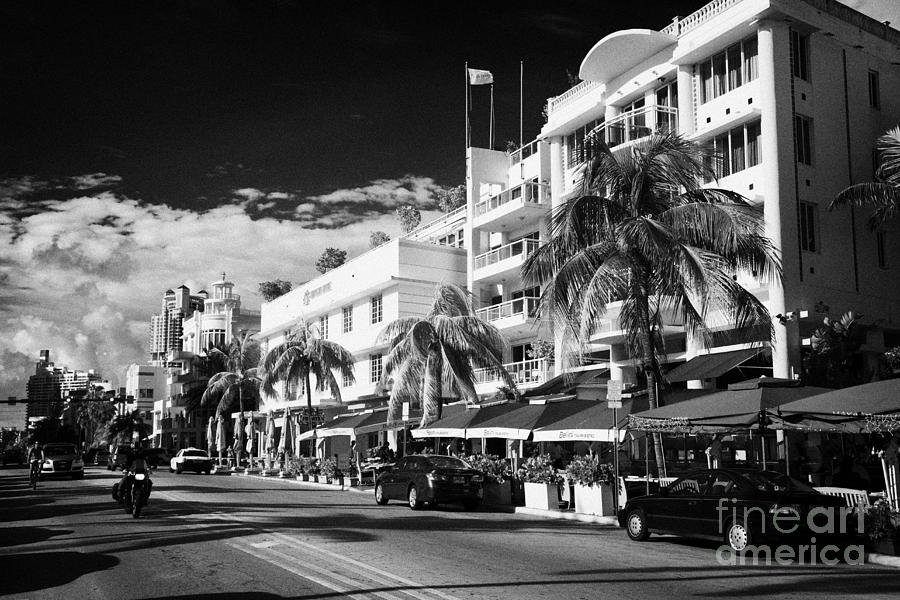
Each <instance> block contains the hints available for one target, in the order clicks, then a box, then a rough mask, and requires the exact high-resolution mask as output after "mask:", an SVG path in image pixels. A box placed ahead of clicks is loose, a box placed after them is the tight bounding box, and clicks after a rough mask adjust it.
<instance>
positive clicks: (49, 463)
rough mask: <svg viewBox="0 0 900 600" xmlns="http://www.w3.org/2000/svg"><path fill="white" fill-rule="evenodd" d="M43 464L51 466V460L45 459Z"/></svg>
mask: <svg viewBox="0 0 900 600" xmlns="http://www.w3.org/2000/svg"><path fill="white" fill-rule="evenodd" d="M44 466H45V467H52V466H53V461H52V460H50V459H47V460H45V461H44Z"/></svg>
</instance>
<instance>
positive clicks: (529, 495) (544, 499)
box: [519, 454, 560, 510]
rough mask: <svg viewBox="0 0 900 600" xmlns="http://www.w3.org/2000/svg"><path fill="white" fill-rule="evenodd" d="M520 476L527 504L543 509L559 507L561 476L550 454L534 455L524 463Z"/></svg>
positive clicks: (530, 506)
mask: <svg viewBox="0 0 900 600" xmlns="http://www.w3.org/2000/svg"><path fill="white" fill-rule="evenodd" d="M519 476H520V478H521V479H522V481H523V482H524V487H525V506H527V507H528V508H539V509H542V510H551V509H552V510H556V509H557V508H559V487H558V485H559V481H560V477H559V475H558V474H557V472H556V469H555V468H554V467H553V459H552V458H550V455H549V454H540V455H538V456H532V457H531V458H529V459H527V460H526V461H525V462H524V463H522V467H521V468H520V469H519Z"/></svg>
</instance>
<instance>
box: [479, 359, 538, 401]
mask: <svg viewBox="0 0 900 600" xmlns="http://www.w3.org/2000/svg"><path fill="white" fill-rule="evenodd" d="M503 368H504V369H506V372H507V373H509V375H510V376H511V377H512V378H513V380H514V381H515V382H516V385H517V386H518V388H519V390H520V391H521V390H526V389H529V388H533V387H535V386H537V385H540V384H541V383H543V382H545V381H547V380H548V379H550V377H551V376H552V372H551V371H552V369H551V365H550V361H548V360H547V359H546V358H535V359H532V360H523V361H521V362H514V363H507V364H505V365H503ZM475 384H476V391H477V392H478V393H479V394H484V393H488V392H490V391H492V390H494V389H496V388H497V387H498V386H501V385H504V383H503V380H502V379H501V378H500V377H499V376H498V375H497V374H496V373H492V372H491V371H490V370H489V369H476V370H475Z"/></svg>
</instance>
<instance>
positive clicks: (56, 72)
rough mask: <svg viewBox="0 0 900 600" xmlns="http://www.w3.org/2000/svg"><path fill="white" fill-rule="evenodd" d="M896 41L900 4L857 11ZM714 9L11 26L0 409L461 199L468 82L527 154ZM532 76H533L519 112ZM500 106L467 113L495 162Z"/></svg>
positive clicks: (411, 8)
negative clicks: (35, 379) (670, 29)
mask: <svg viewBox="0 0 900 600" xmlns="http://www.w3.org/2000/svg"><path fill="white" fill-rule="evenodd" d="M846 3H847V4H849V5H852V6H854V7H855V8H857V9H860V10H864V11H867V12H869V13H870V14H871V15H872V16H875V17H876V18H878V19H879V20H885V19H890V20H892V21H893V22H894V23H897V24H900V8H898V4H900V3H897V2H896V0H848V1H847V2H846ZM704 4H705V2H703V1H702V0H665V1H663V0H659V1H645V2H611V1H609V0H558V1H554V2H535V1H529V0H522V1H520V2H516V3H512V4H510V3H500V2H487V1H466V0H454V1H452V2H440V1H435V2H422V1H421V0H416V1H415V2H410V1H406V0H384V1H374V0H373V1H371V2H340V1H338V2H300V1H298V2H293V1H291V0H221V1H215V2H213V1H202V0H160V1H154V2H134V1H123V0H119V1H115V2H113V1H103V0H99V1H92V2H62V1H60V2H46V1H41V0H23V1H18V0H14V1H10V2H3V3H0V39H3V40H4V43H3V44H2V45H0V398H6V397H8V396H16V397H24V396H25V383H26V381H27V379H28V376H29V375H31V374H33V372H34V363H35V362H36V360H37V356H38V353H39V351H40V350H41V349H44V348H48V349H50V350H51V359H52V360H53V361H54V362H55V363H56V365H57V366H67V367H69V368H72V369H80V370H84V369H96V370H97V371H98V372H99V373H100V374H101V375H102V376H103V377H105V378H107V379H109V380H111V381H112V383H113V384H114V385H121V384H123V379H124V372H125V368H126V367H127V365H128V364H130V363H132V362H139V363H143V362H146V361H147V360H148V358H149V355H148V340H149V322H150V316H151V315H153V314H155V313H158V311H159V307H160V302H161V297H162V294H163V293H164V291H165V290H166V289H169V288H175V287H177V286H179V285H181V284H184V285H187V286H188V287H189V288H191V289H192V290H193V291H199V290H200V289H203V288H206V287H208V286H209V283H210V282H212V281H215V280H217V279H219V277H220V275H221V273H222V272H225V273H226V274H227V277H228V279H229V280H231V281H233V282H234V283H235V291H236V292H237V293H239V294H241V295H242V298H243V301H244V306H245V308H254V309H255V308H258V307H259V304H260V302H261V298H260V297H259V296H258V294H257V286H258V284H259V282H262V281H267V280H272V279H276V278H278V279H284V280H288V281H291V282H293V283H294V285H297V284H299V283H302V282H304V281H307V280H309V279H311V278H312V277H314V276H315V275H316V272H315V269H314V266H313V265H314V263H315V261H316V259H317V258H318V256H319V255H321V254H322V252H323V251H324V249H325V248H326V247H329V246H333V247H336V248H340V249H343V250H346V251H347V252H348V255H349V256H350V257H353V256H356V255H358V254H360V253H362V252H364V251H365V250H366V249H367V248H368V239H369V235H370V233H371V232H372V231H385V232H387V233H388V234H389V235H391V236H392V237H396V236H397V235H398V234H399V232H400V227H399V223H398V221H397V219H396V216H395V214H394V211H395V209H396V208H397V206H398V205H400V204H409V203H414V204H416V205H417V206H418V207H419V208H420V210H421V211H422V214H423V222H424V221H427V220H428V219H430V218H435V217H437V216H438V215H439V213H438V212H437V211H436V206H435V192H436V191H437V190H439V189H441V188H446V187H450V186H454V185H458V184H460V183H463V182H464V178H465V134H464V132H465V127H464V125H465V84H464V81H465V80H464V76H465V71H464V69H465V65H466V63H468V65H469V66H470V67H472V68H477V69H485V70H489V71H491V73H492V74H493V76H494V104H495V115H496V127H495V131H496V135H495V140H496V142H495V145H496V146H497V147H498V148H500V149H502V148H503V147H505V142H506V140H513V141H518V139H519V103H520V100H521V101H522V102H523V105H524V110H523V112H524V120H523V123H522V126H523V129H524V141H525V142H528V141H530V140H532V139H534V138H535V137H536V136H537V134H538V133H539V130H540V127H541V125H542V123H543V117H542V116H541V109H542V107H543V105H544V102H545V101H546V99H547V98H548V97H551V96H555V95H558V94H560V93H562V92H563V91H565V90H566V89H567V88H568V75H569V74H573V75H574V74H577V72H578V67H579V65H580V63H581V60H582V58H583V57H584V55H585V54H586V53H587V51H588V50H589V49H590V48H591V47H592V46H593V45H594V44H595V43H596V42H597V41H598V40H600V39H601V38H602V37H603V36H605V35H607V34H608V33H611V32H613V31H616V30H619V29H626V28H652V29H660V28H662V27H664V26H665V25H666V24H668V23H669V22H671V19H672V17H674V16H675V15H681V16H685V15H688V14H690V13H691V12H693V11H694V10H696V9H697V8H699V7H701V6H703V5H704ZM520 61H523V63H524V69H523V71H524V77H523V79H522V87H523V90H524V94H523V96H522V97H521V98H520V93H519V86H520ZM488 94H489V91H488V88H487V86H481V87H476V88H473V90H472V101H473V105H472V112H471V116H472V132H473V138H472V143H473V145H475V146H481V147H485V146H487V145H488V139H487V138H488V114H489V110H488V109H489V95H488Z"/></svg>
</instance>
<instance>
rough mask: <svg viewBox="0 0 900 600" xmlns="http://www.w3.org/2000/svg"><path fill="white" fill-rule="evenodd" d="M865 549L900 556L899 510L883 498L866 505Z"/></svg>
mask: <svg viewBox="0 0 900 600" xmlns="http://www.w3.org/2000/svg"><path fill="white" fill-rule="evenodd" d="M865 511H866V512H865V514H864V515H863V516H864V519H865V528H866V531H865V533H866V550H867V551H869V552H877V553H878V554H890V555H893V556H900V512H898V511H896V510H893V509H891V505H890V504H888V503H887V502H885V501H884V500H878V501H876V502H875V504H873V505H872V506H869V507H866V509H865Z"/></svg>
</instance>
